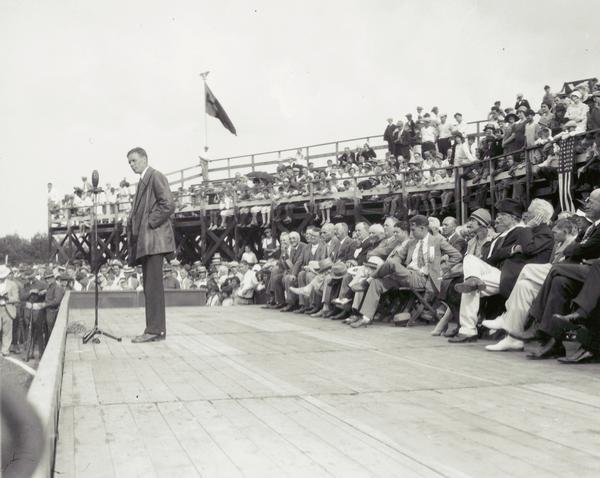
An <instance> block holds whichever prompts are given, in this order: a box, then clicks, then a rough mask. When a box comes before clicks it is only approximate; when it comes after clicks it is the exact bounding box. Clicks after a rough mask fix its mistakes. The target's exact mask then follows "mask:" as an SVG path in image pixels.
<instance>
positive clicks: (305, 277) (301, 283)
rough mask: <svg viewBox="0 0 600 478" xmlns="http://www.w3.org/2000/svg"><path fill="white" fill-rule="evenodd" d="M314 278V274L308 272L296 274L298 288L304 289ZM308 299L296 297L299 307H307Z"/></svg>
mask: <svg viewBox="0 0 600 478" xmlns="http://www.w3.org/2000/svg"><path fill="white" fill-rule="evenodd" d="M315 277H316V274H315V273H313V272H309V271H301V272H300V273H299V274H298V287H306V286H307V285H308V284H310V283H311V281H312V280H313V279H314V278H315ZM309 299H310V298H309V297H306V296H304V295H301V296H299V297H298V301H299V302H300V305H301V306H304V307H308V306H309V305H310V300H309Z"/></svg>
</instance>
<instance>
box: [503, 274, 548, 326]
mask: <svg viewBox="0 0 600 478" xmlns="http://www.w3.org/2000/svg"><path fill="white" fill-rule="evenodd" d="M551 268H552V264H527V265H526V266H525V267H523V270H521V273H520V274H519V277H518V278H517V283H516V284H515V286H514V288H513V290H512V291H511V293H510V296H509V297H508V299H507V301H506V312H504V314H502V315H501V316H500V317H499V319H501V320H502V321H503V322H504V326H503V328H504V330H506V331H507V332H508V333H509V334H510V335H514V336H516V337H522V336H523V333H524V330H523V327H524V325H525V322H526V321H527V314H528V312H529V308H530V307H531V303H532V302H533V300H534V299H535V298H536V296H537V295H538V293H539V292H540V290H541V288H542V285H543V284H544V280H546V277H547V276H548V274H549V273H550V269H551Z"/></svg>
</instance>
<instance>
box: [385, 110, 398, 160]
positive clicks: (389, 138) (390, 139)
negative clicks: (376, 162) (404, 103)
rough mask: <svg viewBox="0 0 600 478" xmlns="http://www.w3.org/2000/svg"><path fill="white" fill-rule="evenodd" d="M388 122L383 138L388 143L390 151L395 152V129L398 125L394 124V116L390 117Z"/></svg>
mask: <svg viewBox="0 0 600 478" xmlns="http://www.w3.org/2000/svg"><path fill="white" fill-rule="evenodd" d="M387 122H388V124H387V126H386V127H385V131H384V132H383V140H384V141H385V142H386V143H387V144H388V151H389V152H390V153H392V154H394V131H395V129H396V125H395V124H394V120H393V119H392V118H388V120H387Z"/></svg>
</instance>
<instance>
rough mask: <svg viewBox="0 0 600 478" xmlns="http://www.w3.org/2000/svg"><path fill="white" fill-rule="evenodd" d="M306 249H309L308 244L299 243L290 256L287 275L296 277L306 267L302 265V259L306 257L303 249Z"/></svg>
mask: <svg viewBox="0 0 600 478" xmlns="http://www.w3.org/2000/svg"><path fill="white" fill-rule="evenodd" d="M307 247H309V246H308V244H306V243H304V242H301V243H300V244H298V247H296V249H294V250H293V251H292V253H291V254H290V261H291V263H292V267H291V269H290V272H289V273H290V274H291V275H293V276H295V277H298V273H299V272H300V271H301V270H302V267H303V266H305V265H306V264H305V263H304V258H305V256H306V253H305V249H306V248H307Z"/></svg>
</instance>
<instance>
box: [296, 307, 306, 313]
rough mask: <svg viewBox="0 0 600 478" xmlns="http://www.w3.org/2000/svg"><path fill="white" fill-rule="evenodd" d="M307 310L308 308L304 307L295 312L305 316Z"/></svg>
mask: <svg viewBox="0 0 600 478" xmlns="http://www.w3.org/2000/svg"><path fill="white" fill-rule="evenodd" d="M305 310H306V307H304V306H302V307H300V308H299V309H296V310H294V313H295V314H304V311H305Z"/></svg>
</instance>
